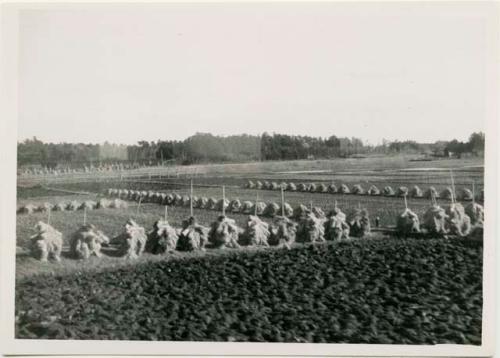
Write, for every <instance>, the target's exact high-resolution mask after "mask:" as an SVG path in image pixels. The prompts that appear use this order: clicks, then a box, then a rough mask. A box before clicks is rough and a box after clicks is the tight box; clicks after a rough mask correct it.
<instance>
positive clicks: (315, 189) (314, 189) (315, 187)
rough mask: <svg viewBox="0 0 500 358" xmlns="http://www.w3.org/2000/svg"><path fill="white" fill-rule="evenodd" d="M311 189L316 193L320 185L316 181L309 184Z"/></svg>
mask: <svg viewBox="0 0 500 358" xmlns="http://www.w3.org/2000/svg"><path fill="white" fill-rule="evenodd" d="M309 191H310V192H311V193H315V192H316V191H318V186H317V185H316V183H311V184H309Z"/></svg>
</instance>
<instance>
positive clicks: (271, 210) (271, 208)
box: [264, 202, 280, 217]
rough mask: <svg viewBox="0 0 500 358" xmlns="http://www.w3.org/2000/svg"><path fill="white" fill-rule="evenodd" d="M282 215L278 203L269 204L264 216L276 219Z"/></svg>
mask: <svg viewBox="0 0 500 358" xmlns="http://www.w3.org/2000/svg"><path fill="white" fill-rule="evenodd" d="M279 214H280V206H279V205H278V204H277V203H274V202H271V203H268V204H267V206H266V209H265V210H264V216H268V217H274V216H276V215H279Z"/></svg>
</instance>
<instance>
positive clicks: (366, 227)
mask: <svg viewBox="0 0 500 358" xmlns="http://www.w3.org/2000/svg"><path fill="white" fill-rule="evenodd" d="M347 222H348V224H349V232H350V235H351V236H353V237H365V236H366V235H368V234H370V231H371V226H370V217H369V215H368V210H366V209H360V208H356V209H354V211H353V212H352V213H351V214H350V215H349V218H348V220H347Z"/></svg>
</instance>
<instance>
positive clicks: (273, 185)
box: [270, 181, 281, 190]
mask: <svg viewBox="0 0 500 358" xmlns="http://www.w3.org/2000/svg"><path fill="white" fill-rule="evenodd" d="M270 189H271V190H280V189H281V188H280V186H279V184H278V183H276V182H275V181H273V182H272V183H271V188H270Z"/></svg>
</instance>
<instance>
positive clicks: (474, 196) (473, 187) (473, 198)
mask: <svg viewBox="0 0 500 358" xmlns="http://www.w3.org/2000/svg"><path fill="white" fill-rule="evenodd" d="M472 202H473V203H475V202H476V184H475V183H474V181H472Z"/></svg>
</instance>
